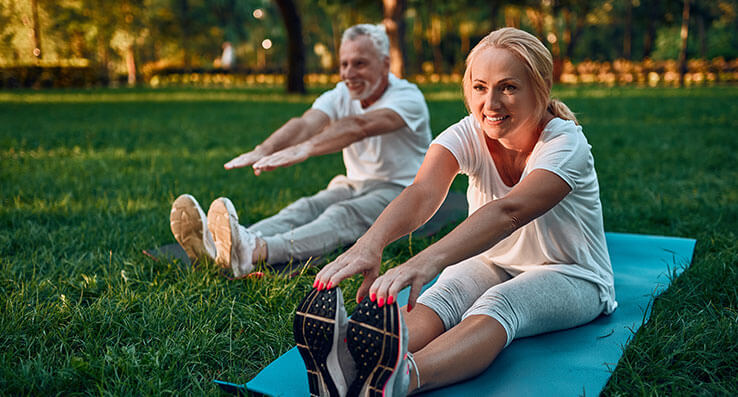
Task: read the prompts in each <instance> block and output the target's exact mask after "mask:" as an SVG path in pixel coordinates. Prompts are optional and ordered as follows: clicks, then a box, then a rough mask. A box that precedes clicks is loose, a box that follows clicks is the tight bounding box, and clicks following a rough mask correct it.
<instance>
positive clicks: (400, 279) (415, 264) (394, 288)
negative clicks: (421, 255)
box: [369, 257, 437, 311]
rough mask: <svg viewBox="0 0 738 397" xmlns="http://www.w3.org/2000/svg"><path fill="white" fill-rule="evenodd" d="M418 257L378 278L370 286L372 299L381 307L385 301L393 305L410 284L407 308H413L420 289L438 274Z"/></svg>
mask: <svg viewBox="0 0 738 397" xmlns="http://www.w3.org/2000/svg"><path fill="white" fill-rule="evenodd" d="M416 258H417V257H413V258H410V260H408V261H407V262H405V263H403V264H402V265H399V266H397V267H394V268H392V269H389V270H387V272H385V273H384V274H383V275H382V277H379V278H377V279H376V280H375V281H374V283H373V284H372V286H371V288H369V298H370V299H371V300H372V301H375V300H376V301H377V304H378V305H379V307H382V306H383V305H384V304H385V303H387V304H388V305H391V304H392V303H394V302H396V301H397V294H398V293H400V291H401V290H402V289H403V288H405V287H407V286H410V296H409V297H408V300H407V310H408V311H410V310H412V309H413V307H415V303H416V301H417V300H418V296H420V290H421V289H422V288H423V286H424V285H425V284H427V283H428V282H429V281H431V280H432V279H433V277H435V275H436V274H437V272H436V271H434V270H433V269H430V268H428V267H427V266H423V265H422V264H421V263H419V261H418V260H416Z"/></svg>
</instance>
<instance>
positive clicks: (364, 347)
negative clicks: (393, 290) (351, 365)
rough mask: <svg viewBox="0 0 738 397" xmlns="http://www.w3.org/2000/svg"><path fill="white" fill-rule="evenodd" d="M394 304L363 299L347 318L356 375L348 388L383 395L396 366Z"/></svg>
mask: <svg viewBox="0 0 738 397" xmlns="http://www.w3.org/2000/svg"><path fill="white" fill-rule="evenodd" d="M400 332H401V330H400V322H399V310H398V308H397V304H393V305H385V306H383V307H379V306H378V305H377V304H376V303H375V302H371V301H370V300H369V299H364V300H363V301H362V302H361V303H360V304H359V305H358V306H357V308H356V311H355V312H354V314H353V315H352V316H351V319H349V326H348V330H347V339H348V340H347V342H348V349H349V352H351V356H353V358H354V361H356V366H357V375H356V378H355V379H354V381H353V382H352V383H351V386H350V387H349V390H348V395H349V396H358V395H360V393H361V392H362V390H365V393H366V395H368V396H380V397H381V396H383V394H384V388H385V386H386V385H387V381H388V380H389V378H390V377H391V376H392V373H393V372H394V370H395V367H396V366H397V361H398V358H399V357H398V355H399V350H400Z"/></svg>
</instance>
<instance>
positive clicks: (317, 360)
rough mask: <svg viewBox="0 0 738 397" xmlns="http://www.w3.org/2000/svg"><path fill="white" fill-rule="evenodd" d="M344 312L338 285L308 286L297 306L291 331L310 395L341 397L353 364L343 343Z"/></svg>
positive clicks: (346, 321)
mask: <svg viewBox="0 0 738 397" xmlns="http://www.w3.org/2000/svg"><path fill="white" fill-rule="evenodd" d="M347 323H348V316H347V315H346V309H345V308H344V306H343V294H342V293H341V289H340V288H338V287H336V288H331V289H324V290H321V291H318V290H317V289H312V290H310V292H309V293H308V294H307V295H306V296H305V298H304V299H303V300H302V302H300V304H299V305H298V306H297V310H296V311H295V319H294V322H293V332H294V337H295V342H296V343H297V349H298V351H299V352H300V355H301V356H302V360H303V361H304V362H305V368H306V369H307V376H308V386H309V388H310V395H311V396H331V397H343V396H346V395H347V394H346V393H347V392H348V384H349V382H351V380H353V378H354V376H355V373H356V366H355V364H354V362H353V359H352V357H351V353H350V352H349V350H348V346H347V344H346V330H347Z"/></svg>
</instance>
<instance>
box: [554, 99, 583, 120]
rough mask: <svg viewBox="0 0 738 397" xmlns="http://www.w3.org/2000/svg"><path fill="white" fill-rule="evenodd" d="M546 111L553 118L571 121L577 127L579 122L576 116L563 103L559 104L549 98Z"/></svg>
mask: <svg viewBox="0 0 738 397" xmlns="http://www.w3.org/2000/svg"><path fill="white" fill-rule="evenodd" d="M547 109H548V111H549V112H551V114H553V115H554V116H555V117H558V118H561V119H564V120H571V121H573V122H574V124H576V125H579V122H578V121H577V116H575V115H574V112H572V111H571V109H569V107H568V106H566V104H565V103H564V102H561V101H560V100H558V99H555V98H551V99H550V100H549V102H548V107H547Z"/></svg>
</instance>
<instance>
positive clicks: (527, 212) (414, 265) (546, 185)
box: [369, 169, 571, 307]
mask: <svg viewBox="0 0 738 397" xmlns="http://www.w3.org/2000/svg"><path fill="white" fill-rule="evenodd" d="M570 191H571V188H570V187H569V185H568V184H567V183H566V182H565V181H564V180H563V179H561V178H560V177H559V176H558V175H556V174H554V173H553V172H550V171H546V170H542V169H539V170H534V171H533V172H531V173H530V174H529V175H528V176H526V177H525V178H524V179H523V180H522V181H521V182H520V183H519V184H518V185H517V186H515V187H514V188H513V189H512V190H511V191H510V192H509V193H508V194H507V195H505V196H504V197H502V198H500V199H498V200H494V201H490V202H489V203H487V204H485V205H484V206H482V207H481V208H479V209H478V210H477V211H475V212H474V213H473V214H472V215H470V216H469V217H468V218H467V219H466V220H465V221H464V222H462V223H461V224H460V225H459V226H457V227H456V228H455V229H454V230H452V231H451V232H450V233H449V234H447V235H446V236H444V237H443V238H441V239H440V240H438V241H437V242H436V243H434V244H433V245H431V246H429V247H428V248H426V249H425V250H423V251H421V252H420V253H418V254H417V255H415V256H414V257H412V258H410V259H409V260H408V261H407V262H405V263H403V264H402V265H399V266H397V267H395V268H393V269H390V270H388V271H387V272H386V273H385V274H384V275H383V276H382V277H379V278H377V279H376V280H375V281H374V283H373V284H372V286H371V287H370V288H369V294H370V296H374V297H376V298H377V299H378V300H380V302H386V301H387V300H388V299H390V297H392V298H391V299H390V302H391V301H392V300H394V299H395V298H396V297H397V294H398V293H399V292H400V290H402V289H403V288H405V287H406V286H408V285H409V286H411V290H410V296H409V298H408V305H409V306H410V307H414V306H415V301H416V299H417V298H418V296H419V294H420V290H421V288H422V287H423V285H424V284H425V283H427V282H428V281H430V280H432V279H433V277H434V276H435V275H436V274H438V273H439V272H440V271H441V270H443V268H445V267H446V266H449V265H452V264H455V263H458V262H460V261H462V260H464V259H467V258H471V257H472V256H475V255H478V254H480V253H482V252H484V251H486V250H488V249H490V248H492V247H493V246H494V245H495V244H497V243H498V242H500V241H501V240H502V239H504V238H505V237H507V236H509V235H510V234H511V233H513V232H514V231H515V230H517V229H518V228H520V227H522V226H524V225H525V224H527V223H528V222H530V221H532V220H533V219H535V218H537V217H539V216H541V215H543V214H544V213H546V212H547V211H548V210H550V209H551V208H553V207H554V206H555V205H556V204H557V203H559V202H560V201H561V200H562V199H563V198H564V197H566V195H567V194H569V192H570Z"/></svg>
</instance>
